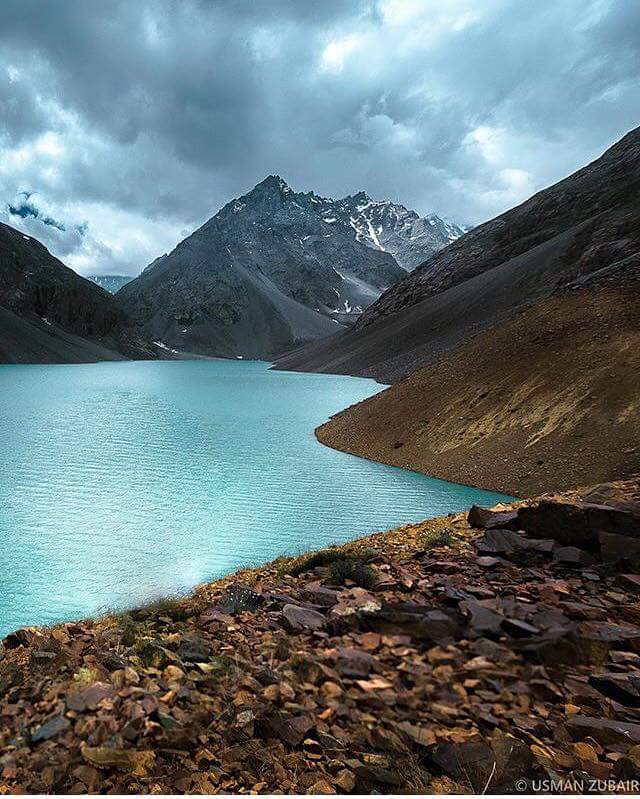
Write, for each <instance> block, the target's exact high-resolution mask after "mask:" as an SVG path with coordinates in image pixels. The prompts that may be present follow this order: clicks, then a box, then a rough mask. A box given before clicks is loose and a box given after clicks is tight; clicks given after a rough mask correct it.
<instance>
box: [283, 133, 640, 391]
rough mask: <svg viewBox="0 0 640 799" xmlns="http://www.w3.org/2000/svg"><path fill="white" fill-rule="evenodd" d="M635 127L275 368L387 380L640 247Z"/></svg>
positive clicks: (639, 147)
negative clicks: (344, 327) (352, 321)
mask: <svg viewBox="0 0 640 799" xmlns="http://www.w3.org/2000/svg"><path fill="white" fill-rule="evenodd" d="M639 198H640V129H635V130H633V131H631V132H630V133H629V134H627V135H626V136H625V137H624V138H623V139H621V140H620V141H619V142H618V143H617V144H615V145H614V146H613V147H611V148H610V149H609V150H607V152H606V153H605V154H604V155H603V156H602V157H601V158H599V159H598V160H597V161H595V162H594V163H592V164H589V165H588V166H586V167H584V168H583V169H581V170H579V171H578V172H576V173H575V174H574V175H571V176H570V177H568V178H566V179H565V180H563V181H560V183H557V184H556V185H555V186H552V187H551V188H549V189H545V190H544V191H542V192H539V193H538V194H536V195H534V196H533V197H532V198H531V199H529V200H527V201H526V202H525V203H523V204H522V205H520V206H518V207H517V208H514V209H512V210H511V211H508V212H507V213H505V214H502V215H501V216H499V217H497V218H496V219H494V220H492V221H490V222H487V223H485V224H483V225H480V226H479V227H478V228H475V229H474V230H472V231H470V232H469V233H466V234H465V235H464V236H463V237H461V238H459V239H458V240H456V241H454V242H453V243H452V244H450V245H449V246H448V247H446V248H445V249H444V250H442V251H440V252H439V253H437V254H436V255H435V256H433V257H432V258H430V259H429V260H427V261H426V262H425V263H424V264H422V266H420V267H418V268H417V269H416V270H414V271H413V272H411V273H410V274H409V275H407V276H406V277H405V278H404V279H403V280H401V281H400V282H399V283H398V284H396V285H395V286H393V287H392V288H391V289H390V290H389V291H387V292H385V293H384V294H383V295H382V296H381V297H380V299H379V300H378V301H377V302H375V303H374V304H373V305H371V306H370V307H369V308H368V309H367V310H366V311H365V312H364V313H363V314H362V316H361V317H360V319H359V320H358V322H357V323H356V325H355V327H354V328H353V329H351V330H348V331H345V332H344V333H342V334H340V335H338V336H336V337H334V339H332V340H331V341H328V342H322V343H320V344H318V345H315V346H309V347H307V348H304V349H302V350H300V351H299V352H297V353H294V354H293V355H292V356H291V357H288V358H285V359H283V360H282V361H281V362H280V366H281V367H282V368H291V369H307V370H311V371H327V372H340V373H350V374H365V375H373V376H375V377H377V378H379V379H381V380H383V381H385V382H393V381H396V380H398V379H400V378H402V377H405V376H406V375H408V374H410V373H411V372H412V371H414V370H415V369H416V368H417V367H419V366H422V365H425V364H427V363H429V362H430V361H432V360H434V358H436V357H438V356H440V355H441V354H443V353H446V352H450V351H452V350H453V349H454V348H455V347H457V346H458V345H459V344H461V343H463V342H465V341H467V340H468V339H469V338H470V336H472V335H474V334H475V333H477V332H478V331H479V330H482V329H487V328H490V327H493V326H496V325H499V324H502V323H503V322H504V321H505V320H506V319H508V318H509V317H512V316H513V315H514V314H515V313H517V312H519V310H521V309H522V308H523V307H525V306H527V305H529V304H531V303H534V302H537V301H539V300H541V299H544V298H545V297H548V296H550V295H552V294H553V293H554V292H556V291H558V290H560V289H562V288H563V287H565V286H567V285H569V284H571V283H572V282H574V281H576V280H579V279H584V278H586V277H588V276H589V275H591V274H594V273H596V272H598V271H599V270H602V269H606V268H613V267H614V266H615V265H616V264H621V263H622V264H624V263H625V262H626V260H627V259H629V258H634V257H636V255H637V253H638V252H639V251H640V229H639V228H638V225H637V219H638V215H639V213H640V199H639Z"/></svg>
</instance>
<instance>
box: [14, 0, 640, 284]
mask: <svg viewBox="0 0 640 799" xmlns="http://www.w3.org/2000/svg"><path fill="white" fill-rule="evenodd" d="M638 30H640V4H638V3H637V2H636V0H560V1H559V2H557V3H554V4H551V3H539V4H535V3H522V2H520V1H519V0H484V2H483V3H477V2H476V1H475V0H438V2H435V1H434V2H431V0H375V2H374V0H371V2H365V0H361V2H345V1H343V0H333V1H327V0H325V2H323V3H301V2H298V1H297V0H269V2H264V3H255V2H249V0H235V1H234V0H219V1H218V2H210V0H202V1H201V2H198V0H182V1H181V2H177V0H137V2H136V3H131V2H128V1H127V0H105V2H102V3H99V4H98V3H86V2H84V1H83V0H48V2H46V3H45V2H42V0H3V4H2V27H1V28H0V43H1V44H2V47H1V48H0V200H4V202H9V201H12V199H11V198H15V196H16V194H17V192H19V191H21V190H24V188H25V187H28V188H29V190H30V191H33V192H36V193H37V197H38V204H37V205H38V208H40V206H41V204H42V207H43V208H45V206H46V215H47V216H48V217H49V218H50V219H52V220H63V221H62V224H63V225H65V226H66V224H67V220H74V219H75V220H77V219H81V220H83V221H84V220H86V222H87V228H86V232H85V235H75V234H74V235H72V236H68V235H67V236H64V235H62V233H63V231H60V230H57V229H56V228H55V227H52V226H51V225H50V224H49V225H47V224H46V223H43V218H42V215H40V216H39V217H33V216H28V217H25V218H23V217H21V216H19V217H17V219H19V220H21V224H23V226H24V225H25V224H26V223H27V222H28V223H29V226H30V230H29V232H30V233H31V234H32V235H37V236H38V237H39V238H41V239H42V240H43V241H45V243H46V244H47V245H48V246H49V247H50V248H51V249H52V250H53V251H54V252H55V253H56V254H58V255H64V256H65V257H66V260H67V261H68V262H69V263H70V265H72V266H74V268H77V269H79V270H81V271H84V272H85V273H86V272H89V271H115V270H118V271H126V272H136V271H139V270H140V269H141V268H142V267H143V266H145V264H146V263H147V262H148V261H150V260H151V259H152V258H153V257H155V256H156V255H158V254H160V253H162V252H164V251H165V250H167V249H170V248H171V247H172V246H173V245H174V244H175V243H176V242H177V241H178V240H179V239H180V238H181V237H182V236H183V235H184V234H185V233H186V232H188V231H190V230H191V229H192V228H193V227H194V226H195V225H197V224H199V223H201V222H202V221H204V220H205V219H206V218H208V217H209V216H211V214H212V213H214V212H215V211H216V210H217V209H218V208H219V207H220V206H221V205H223V204H224V202H226V201H227V200H228V199H229V198H231V197H232V196H237V195H239V194H241V193H243V192H245V191H247V190H248V189H249V188H251V187H252V186H253V185H254V184H255V183H256V182H258V181H259V180H260V179H262V177H264V175H266V174H269V173H273V172H277V173H279V174H282V175H283V176H284V177H285V178H286V179H287V180H288V181H289V182H290V183H291V184H292V185H293V186H294V187H295V188H300V189H305V190H306V189H310V188H313V189H315V190H317V191H319V192H320V193H323V194H328V195H333V196H337V195H343V194H347V193H352V192H355V191H357V190H358V189H365V190H366V191H367V192H368V193H369V194H371V195H373V196H377V197H390V198H392V199H395V200H399V201H401V202H403V203H405V204H406V205H409V206H411V207H414V208H416V210H418V211H420V212H426V211H429V210H432V209H433V210H435V211H436V212H437V213H440V214H444V215H447V216H450V217H451V218H453V219H455V220H458V221H462V222H473V223H477V222H480V221H482V220H484V219H486V218H489V217H491V216H493V215H495V214H497V213H499V212H501V211H503V210H504V209H505V208H507V207H509V206H511V205H513V204H515V203H517V202H520V201H522V200H523V199H525V198H526V196H528V195H529V194H531V193H533V192H534V191H536V190H538V189H539V188H541V187H543V186H544V185H547V184H549V183H551V182H553V181H554V180H557V179H559V178H560V177H562V176H564V175H565V174H567V173H569V172H571V171H572V170H574V169H576V168H577V167H579V166H580V165H582V164H583V163H585V162H587V161H588V160H590V159H592V158H594V157H596V156H597V155H598V154H599V153H600V152H601V151H602V150H603V149H604V148H605V147H607V146H608V145H610V144H611V143H612V142H613V141H615V140H616V139H617V138H619V137H620V136H621V135H622V134H623V133H624V132H626V131H627V130H628V129H630V128H632V127H634V126H635V125H636V124H638V120H637V109H638V108H640V81H639V80H638V77H639V72H640V43H639V41H638V37H637V35H636V34H637V31H638ZM1 215H2V214H1V213H0V216H1ZM6 216H7V215H6V213H5V219H6ZM11 219H13V220H14V222H15V220H16V217H15V215H12V216H11ZM34 226H35V227H36V228H37V230H33V227H34Z"/></svg>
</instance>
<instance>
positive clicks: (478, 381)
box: [317, 259, 640, 496]
mask: <svg viewBox="0 0 640 799" xmlns="http://www.w3.org/2000/svg"><path fill="white" fill-rule="evenodd" d="M596 283H597V285H595V284H596ZM639 296H640V259H638V260H637V261H636V270H635V276H634V274H633V270H631V269H629V270H628V272H627V279H626V280H623V279H622V276H621V274H619V273H618V274H611V275H609V276H608V277H607V276H604V275H601V276H600V277H599V279H598V280H597V281H596V280H595V279H592V281H590V283H589V284H588V285H583V286H580V287H574V288H573V289H570V290H567V291H565V292H562V293H560V294H555V295H553V296H552V297H550V298H548V299H546V300H543V301H541V302H539V303H536V304H535V305H533V306H532V307H530V308H528V309H526V310H524V311H523V312H522V313H520V314H518V315H516V316H515V317H514V318H512V319H511V320H509V321H508V322H506V323H505V324H503V325H500V326H497V327H495V328H492V329H491V330H488V331H485V332H483V333H481V334H479V335H477V336H476V337H474V338H472V339H471V340H470V341H468V342H466V343H465V344H463V345H462V346H460V347H459V348H457V349H456V350H454V351H453V352H452V353H450V354H448V355H446V356H442V357H441V358H439V359H437V360H435V361H434V362H433V363H431V364H429V366H426V367H423V368H421V369H418V370H417V371H416V372H415V373H414V374H413V375H411V376H410V377H408V378H407V379H405V380H403V381H401V382H399V383H397V384H395V385H393V386H392V387H391V388H389V389H387V390H386V391H384V392H382V393H381V394H378V395H376V396H375V397H372V398H370V399H368V400H365V402H363V403H361V404H360V405H357V406H354V407H352V408H349V409H347V410H345V411H343V412H342V413H339V414H337V415H336V416H335V417H333V419H332V420H331V421H329V422H328V423H327V424H325V425H323V426H322V427H320V428H319V429H318V430H317V435H318V438H319V439H320V441H322V442H323V443H324V444H327V445H329V446H333V447H336V448H337V449H343V450H346V451H348V452H351V453H354V454H356V455H361V456H364V457H368V458H372V459H374V460H379V461H383V462H385V463H390V464H393V465H396V466H404V467H408V468H411V469H414V470H417V471H421V472H425V473H427V474H431V475H434V476H436V477H441V478H444V479H448V480H453V481H458V482H463V483H468V484H470V485H476V486H482V487H484V488H491V489H495V490H499V491H503V492H505V493H508V494H511V495H513V496H529V495H531V494H534V493H540V492H541V491H549V490H551V489H553V488H556V489H566V488H568V487H571V486H575V485H580V484H584V483H587V482H593V481H606V480H612V479H616V478H620V477H623V476H625V475H629V474H633V473H634V472H640V404H639V403H638V397H639V396H640V302H639V301H638V297H639Z"/></svg>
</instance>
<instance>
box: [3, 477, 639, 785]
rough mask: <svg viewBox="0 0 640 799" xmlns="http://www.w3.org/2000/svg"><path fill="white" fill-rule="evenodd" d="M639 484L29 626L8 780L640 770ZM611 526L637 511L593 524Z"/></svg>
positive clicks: (529, 778)
mask: <svg viewBox="0 0 640 799" xmlns="http://www.w3.org/2000/svg"><path fill="white" fill-rule="evenodd" d="M579 497H581V498H582V501H581V503H580V502H577V500H578V498H579ZM547 499H549V498H547ZM603 503H606V504H605V505H604V509H603ZM639 503H640V481H638V480H636V481H628V482H626V483H617V484H609V485H606V486H599V487H597V488H596V489H592V490H590V491H583V492H579V493H572V494H571V495H564V496H563V497H555V498H553V501H547V502H544V501H543V502H525V503H519V504H517V505H514V506H513V508H511V507H506V506H505V507H503V508H501V512H500V514H499V515H497V516H496V515H495V514H491V513H483V512H480V511H474V512H473V513H472V514H471V516H470V519H468V518H467V516H466V515H465V514H457V515H450V516H447V517H441V518H438V519H432V520H429V521H426V522H423V523H420V524H414V525H408V526H406V527H403V528H399V529H396V530H391V531H388V532H384V533H379V534H375V535H372V536H368V537H366V538H362V539H358V540H356V541H353V542H351V543H349V544H345V545H343V546H341V547H335V548H331V549H330V550H323V551H322V552H321V553H316V554H312V555H310V556H298V557H296V558H279V559H278V560H276V561H274V562H272V563H269V564H266V565H265V566H262V567H260V568H256V569H248V570H244V571H242V572H238V573H236V574H232V575H229V576H228V577H225V578H224V579H222V580H218V581H216V582H213V583H208V584H205V585H202V586H200V587H199V588H198V589H196V591H194V592H193V594H191V595H190V596H188V597H185V598H182V599H173V600H171V599H169V600H166V601H162V602H158V603H156V604H154V605H151V606H147V607H145V608H142V609H139V610H134V611H131V612H129V613H121V614H118V615H109V616H105V617H102V618H99V619H95V620H84V621H78V622H71V623H67V624H61V625H57V626H55V627H52V628H47V629H44V628H40V629H37V628H28V629H23V630H19V631H16V632H15V633H12V634H10V635H9V636H7V637H6V638H5V639H4V641H3V657H2V659H1V660H0V688H1V693H0V697H1V698H0V714H1V715H2V720H3V724H2V729H1V731H0V757H1V761H2V764H3V771H2V787H3V790H4V791H5V792H21V791H23V792H35V791H38V792H54V791H55V792H61V791H64V792H78V791H80V792H83V791H100V792H106V791H111V792H114V791H116V792H121V793H131V792H141V793H149V792H165V793H170V792H182V793H188V792H193V793H217V792H249V791H254V792H262V793H268V792H275V791H281V792H284V793H293V792H297V793H305V792H309V793H331V792H346V793H349V792H359V793H365V792H369V791H372V790H375V791H378V792H383V793H385V792H386V793H389V792H405V791H414V792H415V791H418V792H465V791H470V790H473V791H479V790H482V789H483V788H486V787H487V786H488V788H487V790H489V791H491V790H493V791H496V790H498V791H506V792H509V791H513V790H518V788H517V787H516V786H517V785H518V784H519V783H518V782H517V781H518V780H525V781H526V786H527V790H528V791H530V790H531V789H532V787H533V786H534V784H535V780H539V779H548V778H549V775H556V776H559V777H560V778H572V777H575V776H576V775H578V776H580V775H582V779H584V774H585V773H586V774H587V775H589V776H590V777H591V778H594V779H595V778H598V779H605V778H606V779H612V780H617V781H623V780H625V779H626V780H629V779H632V778H635V777H636V776H637V772H638V765H636V764H637V763H638V759H637V755H636V750H637V749H638V744H640V711H638V710H637V706H638V704H639V703H638V702H636V698H637V693H636V689H635V688H634V687H633V686H634V685H635V682H634V681H633V678H634V675H636V674H638V673H640V672H639V671H638V669H639V664H640V661H639V655H638V654H636V651H637V650H639V649H640V629H639V628H637V627H636V626H635V625H636V624H637V623H638V622H640V603H638V602H637V594H638V591H639V590H640V577H639V576H638V575H637V574H636V573H635V571H634V569H635V565H634V564H633V563H630V561H629V552H631V551H634V552H635V551H637V550H638V544H637V540H638V539H637V538H636V537H634V535H632V534H631V532H632V527H633V526H634V525H637V523H638V519H639V518H640V517H638V516H637V515H635V514H637V513H638V508H639V507H640V505H639ZM518 508H520V510H519V511H518ZM598 508H599V509H600V510H598ZM550 509H551V510H550ZM554 514H555V515H554ZM558 514H560V515H558ZM594 514H595V515H594ZM470 521H471V522H472V523H473V525H475V527H472V526H471V524H470ZM594 525H595V526H596V527H597V528H598V530H601V529H604V527H607V525H608V526H609V528H610V529H611V530H612V531H613V530H615V531H617V532H610V533H609V534H608V535H609V538H605V539H602V540H599V539H598V537H597V535H598V534H596V538H595V539H593V538H589V536H591V535H592V533H593V532H594V530H595V527H594ZM625 525H631V526H629V527H628V528H627V527H625ZM478 527H481V528H482V529H478ZM521 527H524V529H525V530H526V531H527V532H526V535H525V536H523V535H520V534H518V533H516V532H513V530H514V529H519V528H521ZM634 529H638V528H637V526H636V527H635V528H634ZM576 530H579V532H580V536H581V538H580V541H578V540H577V539H576V538H575V533H576ZM552 533H553V536H555V539H554V537H553V536H552ZM572 536H573V538H572ZM559 539H562V540H559ZM621 539H622V543H623V551H624V558H623V559H622V560H620V559H619V558H618V559H614V560H610V559H609V560H608V556H609V555H610V554H611V551H612V550H611V548H612V547H613V548H614V549H615V547H616V546H619V544H620V540H621ZM585 546H586V548H583V547H585ZM607 547H608V549H607ZM607 553H608V554H607ZM603 558H604V562H603ZM636 562H637V561H636Z"/></svg>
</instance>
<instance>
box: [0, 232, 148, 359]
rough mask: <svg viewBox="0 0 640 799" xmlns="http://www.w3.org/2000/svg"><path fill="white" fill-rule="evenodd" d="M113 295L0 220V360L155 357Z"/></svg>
mask: <svg viewBox="0 0 640 799" xmlns="http://www.w3.org/2000/svg"><path fill="white" fill-rule="evenodd" d="M154 349H155V348H153V347H150V346H148V345H146V344H145V343H144V342H143V341H142V340H141V339H140V337H139V336H138V334H137V333H136V332H134V331H133V330H132V326H131V323H130V321H129V320H128V318H127V316H126V314H125V313H124V312H123V311H122V310H121V308H120V307H119V306H118V305H117V304H116V302H115V301H114V299H113V297H112V296H111V295H110V294H108V293H107V292H106V291H104V290H103V289H101V288H99V287H98V286H96V285H95V284H93V283H91V282H90V281H88V280H85V279H84V278H82V277H80V276H79V275H77V274H76V273H75V272H73V271H72V270H71V269H68V268H67V267H66V266H65V265H64V264H63V263H62V262H61V261H59V260H58V259H57V258H54V257H53V256H52V255H51V253H50V252H49V251H48V250H47V249H46V247H44V245H42V244H41V243H40V242H39V241H37V240H36V239H34V238H32V237H31V236H25V235H24V234H22V233H21V232H20V231H18V230H15V229H14V228H12V227H9V226H8V225H4V224H0V363H74V362H86V361H98V360H117V359H121V358H148V357H154V353H153V350H154Z"/></svg>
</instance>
